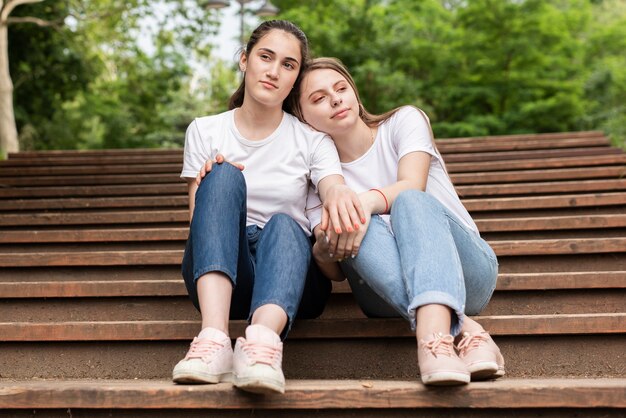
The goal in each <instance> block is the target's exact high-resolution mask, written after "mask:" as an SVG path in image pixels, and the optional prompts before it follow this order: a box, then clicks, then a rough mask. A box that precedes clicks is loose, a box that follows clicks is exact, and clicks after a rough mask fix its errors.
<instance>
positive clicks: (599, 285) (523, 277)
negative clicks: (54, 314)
mask: <svg viewBox="0 0 626 418" xmlns="http://www.w3.org/2000/svg"><path fill="white" fill-rule="evenodd" d="M65 276H66V274H64V273H62V274H61V277H60V278H58V279H57V280H49V281H25V280H19V281H10V280H8V281H0V298H4V299H11V298H67V297H78V298H86V297H90V298H93V297H132V296H142V297H149V296H186V295H187V290H186V289H185V285H184V283H183V280H182V278H181V277H180V272H179V271H178V270H176V271H173V272H172V274H171V275H169V277H168V276H165V278H161V279H158V280H154V279H150V278H147V279H143V280H139V279H135V280H133V279H130V278H129V279H121V280H120V279H117V278H116V277H115V276H113V278H112V279H109V280H102V279H101V278H100V277H96V278H95V279H91V280H89V278H88V277H86V278H83V279H81V280H72V279H65V280H63V278H64V277H65ZM129 276H131V277H135V276H137V275H136V274H130V275H129ZM151 276H152V275H151V274H148V275H147V277H151ZM10 278H11V277H9V279H10ZM572 289H626V271H594V272H556V273H549V272H546V273H501V274H499V275H498V282H497V287H496V290H497V291H522V290H572ZM333 292H334V293H338V294H347V293H350V287H349V286H348V282H347V281H343V282H334V283H333Z"/></svg>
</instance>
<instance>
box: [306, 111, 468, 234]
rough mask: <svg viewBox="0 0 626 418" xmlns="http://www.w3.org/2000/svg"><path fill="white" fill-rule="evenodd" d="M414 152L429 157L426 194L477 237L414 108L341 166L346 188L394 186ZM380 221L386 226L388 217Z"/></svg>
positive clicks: (423, 120) (399, 114) (382, 128)
mask: <svg viewBox="0 0 626 418" xmlns="http://www.w3.org/2000/svg"><path fill="white" fill-rule="evenodd" d="M416 151H421V152H425V153H427V154H429V155H430V156H431V157H432V158H431V162H430V168H429V171H428V180H427V183H426V190H425V191H426V193H430V194H431V195H433V196H434V197H435V198H436V199H437V200H439V201H440V202H441V203H442V204H443V205H444V206H445V207H446V208H447V209H448V210H450V211H451V212H452V213H453V214H454V215H455V216H456V217H457V218H458V219H459V220H460V221H461V222H463V224H464V225H466V226H467V227H468V228H469V229H471V230H472V231H474V232H476V233H478V228H477V227H476V224H475V223H474V221H473V220H472V218H471V216H470V214H469V213H468V212H467V209H465V207H464V206H463V204H462V203H461V201H460V199H459V197H458V195H457V193H456V191H455V190H454V186H453V185H452V182H451V180H450V178H449V176H448V174H447V172H446V170H445V167H444V163H443V159H442V158H441V155H440V154H439V152H438V151H437V150H436V149H435V147H434V145H433V142H432V139H431V131H430V126H429V121H428V119H427V118H426V116H425V115H424V114H423V113H422V112H420V111H419V110H418V109H416V108H414V107H411V106H404V107H402V108H400V109H399V110H398V111H397V112H396V113H395V114H394V115H393V116H391V117H390V118H389V119H387V120H386V121H385V122H384V123H382V124H381V125H379V127H378V132H377V134H376V139H375V141H374V144H373V145H372V146H371V147H370V149H369V150H368V151H367V152H366V153H365V154H363V155H362V156H360V157H359V158H358V159H356V160H354V161H350V162H348V163H341V168H342V171H343V175H344V178H345V180H346V184H347V185H348V186H349V187H350V188H352V189H353V190H354V191H355V192H356V193H361V192H364V191H367V190H370V189H375V188H381V187H385V186H388V185H390V184H393V183H396V182H397V181H398V164H399V161H400V159H401V158H402V157H404V156H405V155H407V154H409V153H411V152H416ZM315 203H317V202H316V201H315V199H314V198H313V197H309V206H308V207H309V208H311V207H312V206H313V205H315ZM416 210H417V209H416ZM311 212H315V211H311ZM382 217H383V219H385V221H387V222H389V218H390V216H389V215H382ZM309 218H310V219H311V223H314V222H318V221H319V218H320V216H319V214H314V213H310V214H309ZM391 222H393V220H392V221H391ZM313 226H315V225H313Z"/></svg>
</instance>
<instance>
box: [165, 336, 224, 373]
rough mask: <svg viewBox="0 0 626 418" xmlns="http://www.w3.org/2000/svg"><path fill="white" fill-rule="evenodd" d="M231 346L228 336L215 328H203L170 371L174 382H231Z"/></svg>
mask: <svg viewBox="0 0 626 418" xmlns="http://www.w3.org/2000/svg"><path fill="white" fill-rule="evenodd" d="M232 371H233V347H232V345H231V342H230V338H229V337H228V336H227V335H226V334H224V333H223V332H222V331H220V330H218V329H215V328H205V329H203V330H202V331H201V332H200V334H199V335H198V336H197V337H196V338H194V339H193V341H192V343H191V347H190V348H189V351H188V352H187V355H185V358H184V359H182V360H181V361H179V362H178V364H176V366H175V367H174V371H173V373H172V375H173V379H174V382H176V383H219V382H231V381H232Z"/></svg>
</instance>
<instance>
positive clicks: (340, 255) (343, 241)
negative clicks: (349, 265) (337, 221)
mask: <svg viewBox="0 0 626 418" xmlns="http://www.w3.org/2000/svg"><path fill="white" fill-rule="evenodd" d="M351 235H353V234H348V233H345V232H344V233H343V234H341V235H339V239H338V240H337V251H336V252H335V257H337V260H339V261H341V260H343V259H344V258H346V257H347V256H348V254H347V253H346V248H347V247H348V242H349V241H350V236H351Z"/></svg>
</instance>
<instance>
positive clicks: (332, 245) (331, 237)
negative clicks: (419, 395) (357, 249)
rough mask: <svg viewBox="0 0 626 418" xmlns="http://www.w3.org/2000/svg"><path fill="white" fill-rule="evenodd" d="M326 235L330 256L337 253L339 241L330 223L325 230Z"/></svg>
mask: <svg viewBox="0 0 626 418" xmlns="http://www.w3.org/2000/svg"><path fill="white" fill-rule="evenodd" d="M326 237H327V238H328V255H329V256H330V257H331V258H334V257H336V255H337V244H338V243H339V235H338V234H337V233H335V230H334V228H333V226H332V225H331V226H330V227H329V228H328V231H326Z"/></svg>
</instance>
